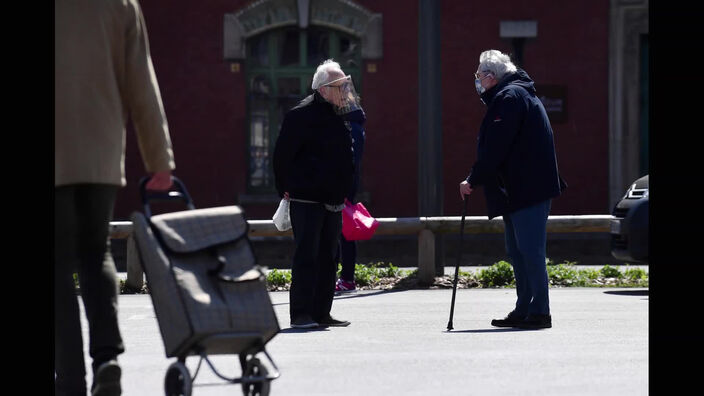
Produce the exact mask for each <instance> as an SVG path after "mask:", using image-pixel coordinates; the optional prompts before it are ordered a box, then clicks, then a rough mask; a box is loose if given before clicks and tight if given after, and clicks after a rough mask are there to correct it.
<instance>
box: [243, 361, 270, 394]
mask: <svg viewBox="0 0 704 396" xmlns="http://www.w3.org/2000/svg"><path fill="white" fill-rule="evenodd" d="M268 374H269V372H268V371H267V369H266V367H264V365H262V362H260V361H259V359H257V358H251V359H249V360H248V361H247V363H246V365H245V369H244V371H243V372H242V377H243V379H244V377H249V376H256V377H266V376H267V375H268ZM270 385H271V383H270V382H269V381H267V380H262V381H258V382H242V391H243V392H244V394H245V396H268V395H269V389H270Z"/></svg>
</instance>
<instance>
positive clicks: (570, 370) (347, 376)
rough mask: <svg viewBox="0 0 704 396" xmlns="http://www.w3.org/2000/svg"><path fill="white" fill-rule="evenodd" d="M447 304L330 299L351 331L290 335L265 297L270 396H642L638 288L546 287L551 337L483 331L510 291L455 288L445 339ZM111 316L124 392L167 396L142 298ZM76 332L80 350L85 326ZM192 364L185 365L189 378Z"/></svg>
mask: <svg viewBox="0 0 704 396" xmlns="http://www.w3.org/2000/svg"><path fill="white" fill-rule="evenodd" d="M451 294H452V290H451V289H450V290H448V289H444V290H437V289H434V290H408V291H400V292H381V291H364V292H357V293H356V294H353V295H346V296H341V297H336V299H335V302H334V304H333V316H335V317H338V318H341V319H347V320H350V321H351V322H352V324H351V325H350V326H349V327H345V328H329V329H324V330H315V331H300V330H295V329H291V328H290V327H289V320H288V308H289V306H288V298H289V295H288V292H272V293H270V296H271V299H272V303H273V304H274V308H275V311H276V314H277V317H278V318H279V323H280V326H281V328H282V332H281V333H280V334H278V335H277V336H276V337H274V338H273V339H272V340H271V341H270V342H269V343H268V344H267V351H268V352H269V354H270V355H271V357H272V358H273V359H274V362H275V363H276V365H277V366H278V368H279V370H280V372H281V377H280V378H278V379H276V380H274V381H273V382H272V383H271V395H291V396H296V395H306V396H308V395H364V396H374V395H543V396H548V395H555V396H557V395H561V396H562V395H599V396H605V395H619V396H623V395H646V394H648V300H649V296H648V290H647V289H603V288H553V289H551V291H550V298H551V309H552V316H553V328H551V329H543V330H536V331H530V330H514V329H499V328H494V327H492V326H491V325H490V321H491V319H492V318H500V317H503V316H504V315H505V314H506V313H507V312H508V311H509V310H510V309H511V308H512V305H513V303H514V302H515V289H460V290H458V291H457V301H456V306H455V317H454V330H453V331H452V332H447V330H446V327H447V322H448V316H449V307H450V300H451ZM119 315H120V327H121V330H122V334H123V339H124V343H125V347H126V352H125V353H124V354H123V355H120V358H119V361H120V364H121V365H122V367H123V380H122V384H123V394H124V395H127V396H132V395H134V396H139V395H145V396H147V395H149V396H153V395H159V394H164V393H163V381H164V374H165V372H166V369H167V367H168V366H169V364H171V363H172V362H173V361H174V360H175V359H167V358H166V356H165V354H164V346H163V343H162V340H161V336H160V333H159V328H158V323H157V319H156V317H155V314H154V310H153V307H152V303H151V299H150V297H149V296H148V295H121V296H120V297H119ZM83 328H84V333H85V339H86V340H87V339H88V337H87V330H85V329H87V326H86V323H85V321H84V323H83ZM86 348H87V347H86ZM86 356H88V354H87V353H86ZM198 360H199V359H198V358H197V357H189V358H188V359H187V361H186V365H187V366H188V367H189V369H190V370H191V373H193V372H194V370H195V368H196V366H197V364H198ZM211 360H212V362H213V363H214V364H215V366H216V367H217V368H218V370H219V371H221V372H222V373H223V374H225V375H229V376H234V377H238V376H240V369H239V363H238V360H237V357H236V356H234V355H224V356H212V357H211ZM264 360H265V361H266V359H264ZM86 367H89V362H88V361H87V362H86ZM87 381H88V383H89V384H90V382H91V381H92V378H91V374H90V373H89V374H88V378H87ZM237 394H242V392H241V387H240V385H233V384H228V383H226V382H224V381H223V380H221V379H220V378H218V377H216V376H215V374H213V372H212V371H211V370H210V369H209V368H208V367H207V365H206V364H205V363H203V367H201V369H200V372H199V374H198V376H197V378H196V379H195V382H194V387H193V395H197V396H198V395H203V396H205V395H237Z"/></svg>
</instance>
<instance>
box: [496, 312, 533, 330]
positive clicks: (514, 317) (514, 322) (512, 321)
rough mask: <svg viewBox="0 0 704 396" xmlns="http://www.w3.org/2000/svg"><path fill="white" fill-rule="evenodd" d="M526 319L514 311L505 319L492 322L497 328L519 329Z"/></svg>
mask: <svg viewBox="0 0 704 396" xmlns="http://www.w3.org/2000/svg"><path fill="white" fill-rule="evenodd" d="M524 319H525V316H523V315H520V314H516V313H514V312H513V311H511V312H510V313H509V314H508V315H506V317H505V318H503V319H493V320H492V321H491V325H492V326H495V327H517V326H518V325H520V324H521V323H523V320H524Z"/></svg>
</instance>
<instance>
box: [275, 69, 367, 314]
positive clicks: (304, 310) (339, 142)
mask: <svg viewBox="0 0 704 396" xmlns="http://www.w3.org/2000/svg"><path fill="white" fill-rule="evenodd" d="M312 88H313V90H314V93H313V94H312V95H310V96H308V97H306V98H305V99H303V100H302V101H301V102H300V103H299V104H298V105H297V106H296V107H294V108H293V109H291V110H290V111H289V112H288V113H286V115H285V116H284V120H283V123H282V124H281V130H280V132H279V137H278V139H277V141H276V146H275V148H274V176H275V183H276V188H277V190H278V193H279V196H281V197H283V198H285V199H289V200H290V216H291V226H292V228H293V236H294V241H295V246H296V251H295V253H294V257H293V264H292V267H291V290H290V317H291V327H294V328H314V327H318V326H347V325H349V324H350V323H349V322H348V321H342V320H337V319H334V318H332V316H330V311H331V308H332V301H333V296H334V293H335V279H336V274H337V263H336V261H335V256H336V253H337V248H338V239H339V238H340V233H341V230H342V208H344V201H345V197H346V196H347V195H348V194H349V192H350V191H351V189H352V184H353V174H354V156H353V149H352V138H351V136H350V131H349V130H348V129H347V127H346V126H345V122H344V120H343V118H342V117H341V115H342V114H346V113H349V112H350V111H354V110H355V109H356V108H357V107H358V101H357V97H356V93H355V92H354V86H353V85H352V81H351V78H350V76H346V75H345V74H344V73H343V72H342V70H341V68H340V65H339V64H338V63H336V62H333V61H332V60H327V61H325V62H323V63H322V64H321V65H320V66H319V67H318V69H317V70H316V72H315V75H314V76H313V83H312Z"/></svg>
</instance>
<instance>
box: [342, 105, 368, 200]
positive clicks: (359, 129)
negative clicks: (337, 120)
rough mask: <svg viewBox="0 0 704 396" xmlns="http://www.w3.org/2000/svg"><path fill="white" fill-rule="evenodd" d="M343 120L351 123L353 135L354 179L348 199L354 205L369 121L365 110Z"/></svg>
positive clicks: (350, 114) (348, 114)
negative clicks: (366, 123) (366, 125)
mask: <svg viewBox="0 0 704 396" xmlns="http://www.w3.org/2000/svg"><path fill="white" fill-rule="evenodd" d="M342 119H343V120H345V121H347V122H349V124H350V134H351V135H352V148H353V152H354V177H353V182H352V189H351V190H350V192H349V193H348V195H347V199H348V200H349V201H350V202H352V203H354V202H355V195H357V192H358V191H359V179H360V178H361V175H362V156H363V155H364V141H365V139H366V134H365V133H364V122H365V121H366V120H367V117H366V115H365V114H364V110H362V109H359V110H356V111H353V112H351V113H347V114H345V115H343V116H342Z"/></svg>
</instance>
